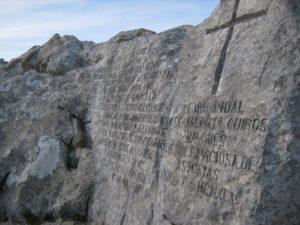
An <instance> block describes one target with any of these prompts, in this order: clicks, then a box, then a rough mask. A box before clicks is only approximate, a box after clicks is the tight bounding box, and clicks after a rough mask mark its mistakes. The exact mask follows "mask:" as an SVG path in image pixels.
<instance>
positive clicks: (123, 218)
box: [120, 193, 129, 225]
mask: <svg viewBox="0 0 300 225" xmlns="http://www.w3.org/2000/svg"><path fill="white" fill-rule="evenodd" d="M128 200H129V193H128V194H127V198H126V202H125V206H124V209H125V210H124V213H123V215H122V217H121V221H120V225H124V222H125V218H126V214H127V205H128Z"/></svg>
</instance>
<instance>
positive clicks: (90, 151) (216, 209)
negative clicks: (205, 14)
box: [0, 0, 300, 225]
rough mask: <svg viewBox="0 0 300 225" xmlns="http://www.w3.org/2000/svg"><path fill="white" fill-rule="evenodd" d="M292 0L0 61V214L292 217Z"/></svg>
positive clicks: (295, 210) (78, 219)
mask: <svg viewBox="0 0 300 225" xmlns="http://www.w3.org/2000/svg"><path fill="white" fill-rule="evenodd" d="M299 29H300V3H299V1H298V0H222V1H221V2H220V4H219V6H218V7H217V9H216V10H215V11H214V12H213V14H212V15H211V16H210V17H209V18H208V19H207V20H205V21H204V22H203V23H202V24H199V25H197V26H194V27H193V26H187V25H186V26H181V27H178V28H174V29H171V30H168V31H165V32H162V33H159V34H155V33H154V32H151V31H148V30H145V29H138V30H134V31H128V32H121V33H120V34H118V35H117V36H115V37H113V38H112V39H111V40H110V41H108V42H105V43H100V44H95V43H93V42H81V41H79V40H77V39H76V38H75V37H73V36H64V37H61V36H60V35H58V34H56V35H54V36H53V37H52V38H51V39H50V40H49V41H48V42H47V43H45V44H44V45H43V46H35V47H33V48H32V49H30V50H29V51H28V52H27V53H25V54H23V55H22V56H20V57H18V58H16V59H13V60H11V61H10V62H9V63H7V62H5V61H3V60H0V221H1V222H0V224H34V225H35V224H36V225H37V224H47V225H51V224H53V225H54V224H55V225H61V224H63V225H75V224H95V225H196V224H197V225H221V224H222V225H297V224H299V221H300V211H299V209H300V193H299V186H300V165H299V160H300V130H299V128H300V57H299V56H300V49H299V48H300V36H299Z"/></svg>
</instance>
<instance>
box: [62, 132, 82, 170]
mask: <svg viewBox="0 0 300 225" xmlns="http://www.w3.org/2000/svg"><path fill="white" fill-rule="evenodd" d="M73 139H74V136H73V137H72V138H71V140H70V142H69V143H66V142H65V141H64V140H62V139H60V141H61V142H62V143H63V144H64V146H65V149H66V151H67V153H66V158H65V165H66V167H67V168H68V170H72V169H77V167H78V163H79V158H77V157H76V147H75V146H74V144H73Z"/></svg>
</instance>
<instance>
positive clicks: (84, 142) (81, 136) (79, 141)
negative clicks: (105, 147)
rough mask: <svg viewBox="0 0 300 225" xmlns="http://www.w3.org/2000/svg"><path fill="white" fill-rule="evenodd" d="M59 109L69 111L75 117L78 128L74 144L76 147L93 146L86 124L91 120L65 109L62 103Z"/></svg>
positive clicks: (75, 125) (76, 127)
mask: <svg viewBox="0 0 300 225" xmlns="http://www.w3.org/2000/svg"><path fill="white" fill-rule="evenodd" d="M58 109H60V110H62V111H65V112H67V113H69V115H70V116H71V117H72V118H73V119H75V122H76V124H74V127H75V129H76V134H75V137H74V140H73V141H74V145H75V148H91V144H90V143H89V140H88V133H87V127H86V125H87V124H89V123H91V121H90V120H88V121H85V120H84V118H82V117H80V116H77V115H76V114H75V113H72V112H70V111H68V110H66V109H64V108H63V107H62V106H61V105H59V106H58Z"/></svg>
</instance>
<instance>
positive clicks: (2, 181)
mask: <svg viewBox="0 0 300 225" xmlns="http://www.w3.org/2000/svg"><path fill="white" fill-rule="evenodd" d="M9 174H10V172H7V173H6V174H5V175H4V176H3V178H2V179H1V182H0V193H1V192H2V191H3V189H4V185H5V183H6V180H7V178H8V176H9Z"/></svg>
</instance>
